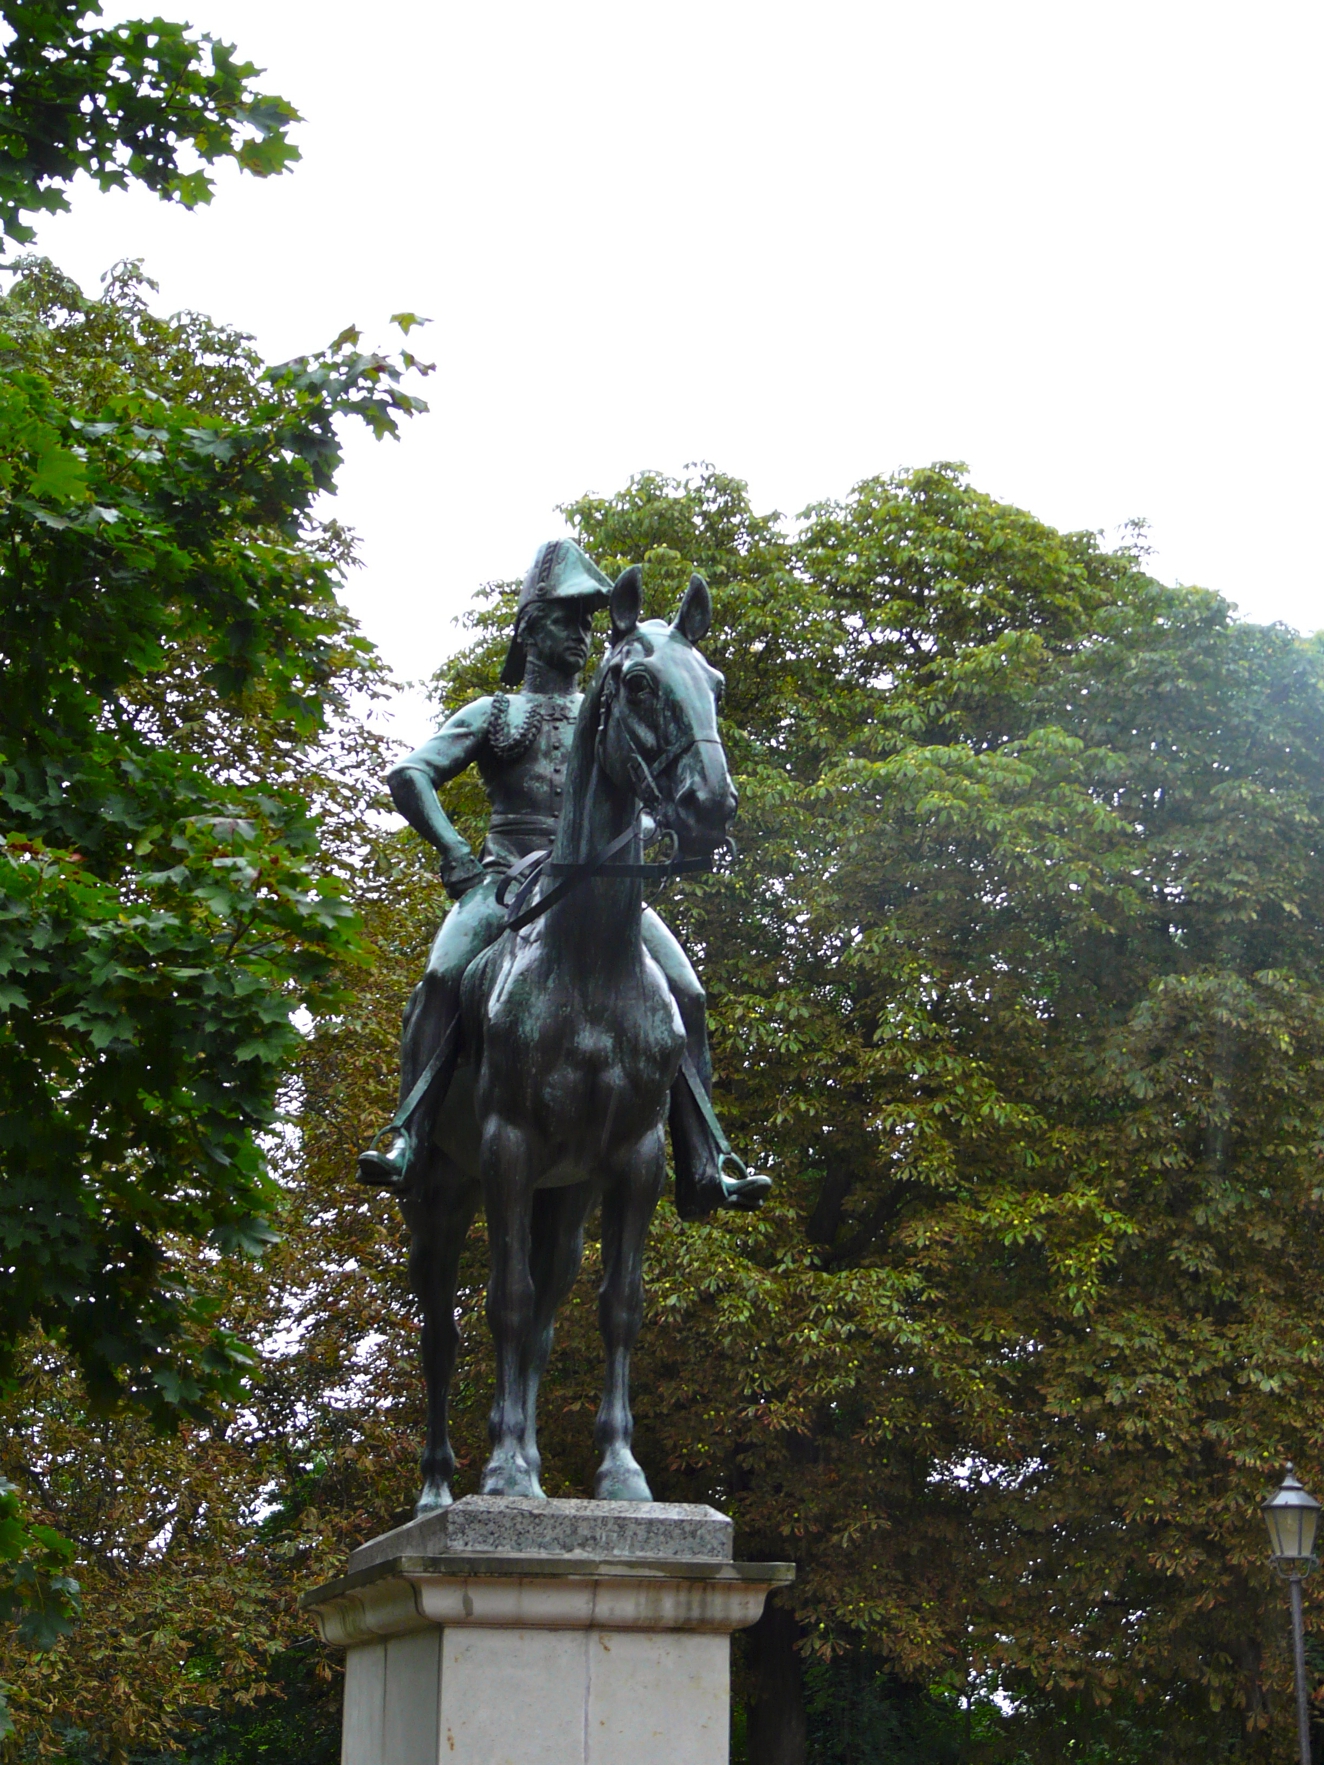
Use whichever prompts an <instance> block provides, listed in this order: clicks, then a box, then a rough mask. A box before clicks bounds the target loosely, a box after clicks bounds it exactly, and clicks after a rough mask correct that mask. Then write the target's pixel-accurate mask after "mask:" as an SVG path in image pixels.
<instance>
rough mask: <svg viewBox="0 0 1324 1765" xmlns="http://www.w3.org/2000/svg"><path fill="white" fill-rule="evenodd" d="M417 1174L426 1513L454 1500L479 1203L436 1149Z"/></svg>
mask: <svg viewBox="0 0 1324 1765" xmlns="http://www.w3.org/2000/svg"><path fill="white" fill-rule="evenodd" d="M420 1166H421V1168H420ZM415 1172H416V1175H415V1182H414V1184H413V1186H412V1187H411V1188H410V1189H409V1190H408V1191H407V1192H406V1193H405V1195H404V1196H402V1198H401V1203H402V1210H403V1212H404V1216H405V1220H406V1223H407V1224H408V1226H409V1284H410V1286H411V1288H412V1289H413V1291H414V1293H415V1295H416V1296H417V1298H418V1302H419V1305H420V1306H421V1308H422V1311H423V1374H424V1378H425V1379H426V1381H427V1394H428V1435H427V1444H426V1446H425V1447H424V1449H423V1459H422V1471H423V1488H422V1491H421V1492H420V1494H419V1498H418V1503H417V1506H416V1507H415V1509H414V1512H415V1513H416V1514H425V1513H427V1512H428V1511H429V1510H430V1509H432V1508H444V1507H448V1506H449V1505H450V1502H451V1479H452V1477H454V1475H455V1454H454V1453H453V1452H452V1450H451V1443H450V1435H449V1432H448V1430H447V1406H448V1403H449V1399H450V1387H451V1376H452V1374H453V1373H454V1371H455V1356H456V1352H457V1350H458V1349H459V1346H460V1332H459V1329H458V1327H457V1325H456V1322H455V1289H456V1284H457V1281H458V1278H459V1269H460V1256H461V1254H462V1252H463V1250H464V1241H465V1239H466V1237H467V1236H468V1234H469V1227H470V1226H471V1225H472V1223H473V1217H474V1213H475V1211H476V1210H477V1207H478V1185H477V1183H476V1182H474V1181H473V1180H472V1178H469V1177H466V1176H465V1175H464V1174H463V1173H462V1172H461V1171H460V1170H459V1169H458V1168H457V1167H456V1166H455V1165H454V1164H453V1163H452V1162H451V1160H450V1159H449V1158H447V1157H446V1155H445V1154H444V1153H442V1152H439V1151H437V1150H436V1149H435V1148H432V1147H429V1148H427V1149H426V1150H425V1151H424V1153H423V1155H422V1157H421V1158H420V1159H419V1160H418V1162H417V1163H416V1165H415Z"/></svg>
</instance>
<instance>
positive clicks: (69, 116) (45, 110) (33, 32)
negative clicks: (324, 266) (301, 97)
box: [0, 0, 299, 244]
mask: <svg viewBox="0 0 1324 1765" xmlns="http://www.w3.org/2000/svg"><path fill="white" fill-rule="evenodd" d="M101 10H102V9H101V6H100V5H99V4H98V3H96V0H93V3H92V4H90V5H89V4H86V3H85V0H7V3H6V4H0V20H3V22H4V26H5V31H6V41H5V44H4V64H3V69H0V124H2V125H3V136H4V149H3V155H2V156H0V227H3V229H4V232H5V233H6V234H7V236H8V237H9V238H11V239H15V240H17V241H19V242H20V243H21V244H27V243H29V242H30V241H31V239H32V237H33V230H32V228H31V227H30V226H29V225H28V224H27V222H26V221H25V220H24V219H23V216H24V215H25V214H38V213H47V214H53V213H57V212H58V211H59V210H61V209H66V208H68V206H69V203H68V199H67V197H66V196H65V190H66V189H67V187H68V185H69V184H71V183H72V182H73V179H74V178H75V176H76V175H77V174H78V173H79V172H85V173H87V175H88V176H89V177H91V178H94V179H95V180H96V182H97V184H98V185H99V186H100V188H101V189H102V190H114V189H120V190H123V189H127V187H128V185H129V184H130V182H133V183H137V184H143V185H145V186H146V187H147V189H149V190H153V191H155V192H156V194H157V195H158V196H160V197H161V198H162V199H163V200H165V201H174V202H181V203H183V204H184V206H185V207H186V208H194V207H197V206H198V205H199V204H202V203H207V202H210V201H211V197H212V189H213V186H212V181H211V179H210V177H209V176H208V175H207V173H206V171H205V170H204V169H203V167H205V166H208V165H214V164H215V163H216V161H217V160H220V159H229V160H233V161H234V162H235V163H236V164H237V165H238V166H239V168H240V170H241V171H246V172H251V173H253V174H254V176H256V177H259V178H265V177H269V176H271V175H272V174H273V173H279V172H283V171H284V170H285V169H286V168H287V166H289V165H290V164H291V163H292V162H293V161H294V160H297V159H298V157H299V150H298V148H297V147H295V146H294V145H293V144H292V143H291V142H290V140H289V138H288V132H289V128H290V125H291V124H292V123H296V122H298V120H299V116H298V112H297V111H296V110H295V109H294V108H293V106H292V105H291V104H289V103H288V101H287V100H286V99H284V98H277V97H273V96H270V95H268V94H265V93H260V92H258V91H257V90H256V89H255V88H254V85H253V81H254V79H255V78H256V77H257V74H258V72H259V70H258V69H257V68H255V67H254V66H253V65H252V63H251V62H247V61H236V60H235V52H234V47H233V45H232V44H227V43H221V42H217V41H216V40H215V39H214V38H211V37H207V36H203V37H194V36H191V35H190V34H189V27H188V26H187V25H181V24H173V23H171V22H170V21H169V20H167V19H162V18H154V19H152V20H150V21H145V20H142V19H133V20H129V21H126V22H125V23H123V24H118V25H96V24H94V23H93V22H92V21H94V20H96V19H98V18H100V16H101ZM181 149H185V150H191V152H192V155H193V156H194V157H195V158H196V159H198V160H200V161H201V165H195V166H188V165H186V164H183V163H181ZM187 157H188V153H187V151H186V153H185V158H186V159H187Z"/></svg>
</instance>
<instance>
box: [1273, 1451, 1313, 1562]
mask: <svg viewBox="0 0 1324 1765" xmlns="http://www.w3.org/2000/svg"><path fill="white" fill-rule="evenodd" d="M1319 1507H1320V1504H1319V1503H1318V1502H1317V1501H1316V1500H1315V1498H1314V1496H1313V1495H1309V1494H1308V1493H1307V1492H1306V1490H1305V1489H1303V1488H1302V1486H1301V1483H1300V1481H1299V1479H1298V1478H1297V1474H1296V1472H1295V1471H1294V1470H1293V1469H1292V1467H1291V1466H1290V1465H1289V1466H1288V1467H1287V1475H1286V1476H1285V1477H1284V1478H1283V1480H1282V1482H1281V1483H1280V1484H1279V1486H1278V1488H1277V1489H1275V1490H1274V1492H1273V1494H1272V1495H1271V1496H1270V1497H1269V1499H1268V1501H1266V1502H1265V1504H1264V1506H1263V1507H1262V1508H1261V1510H1260V1512H1261V1513H1262V1514H1263V1515H1264V1523H1265V1525H1266V1526H1267V1527H1268V1528H1269V1538H1270V1540H1271V1542H1272V1547H1273V1554H1274V1556H1276V1557H1287V1558H1296V1557H1310V1556H1313V1555H1314V1554H1315V1530H1316V1528H1317V1526H1318V1525H1319Z"/></svg>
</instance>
